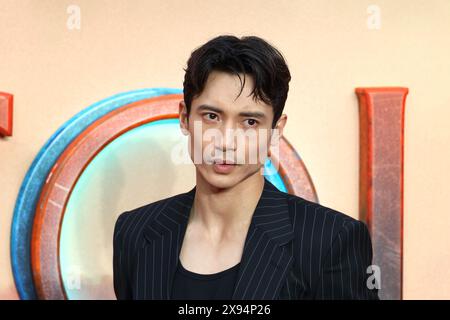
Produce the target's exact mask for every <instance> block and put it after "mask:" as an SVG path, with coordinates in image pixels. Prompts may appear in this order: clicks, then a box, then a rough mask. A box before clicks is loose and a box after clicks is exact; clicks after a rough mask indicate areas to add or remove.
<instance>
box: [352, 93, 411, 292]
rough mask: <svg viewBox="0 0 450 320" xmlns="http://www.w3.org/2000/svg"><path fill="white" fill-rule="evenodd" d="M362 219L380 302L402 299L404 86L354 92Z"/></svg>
mask: <svg viewBox="0 0 450 320" xmlns="http://www.w3.org/2000/svg"><path fill="white" fill-rule="evenodd" d="M355 91H356V94H357V96H358V101H359V124H360V130H359V134H360V166H359V175H360V183H359V207H360V208H359V209H360V218H361V220H364V221H365V222H366V223H367V225H368V227H369V230H370V233H371V238H372V245H373V252H374V256H373V264H374V265H377V266H379V267H380V271H381V282H380V286H381V287H380V291H379V295H380V298H381V299H402V285H403V160H404V148H403V146H404V115H405V100H406V95H407V94H408V89H407V88H400V87H387V88H356V90H355Z"/></svg>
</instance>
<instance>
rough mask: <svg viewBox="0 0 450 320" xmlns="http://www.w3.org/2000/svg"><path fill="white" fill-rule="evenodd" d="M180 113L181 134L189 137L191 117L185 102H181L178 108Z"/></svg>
mask: <svg viewBox="0 0 450 320" xmlns="http://www.w3.org/2000/svg"><path fill="white" fill-rule="evenodd" d="M178 109H179V110H178V113H179V119H180V128H181V132H182V133H183V134H184V135H185V136H188V135H189V130H188V128H189V123H188V122H189V116H188V112H187V108H186V104H185V103H184V101H183V100H182V101H180V104H179V106H178Z"/></svg>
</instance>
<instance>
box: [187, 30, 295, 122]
mask: <svg viewBox="0 0 450 320" xmlns="http://www.w3.org/2000/svg"><path fill="white" fill-rule="evenodd" d="M183 70H184V71H185V72H186V73H185V76H184V82H183V93H184V102H185V104H186V108H187V111H188V114H189V113H190V110H191V104H192V100H193V98H195V97H196V96H198V95H200V94H201V93H202V91H203V89H204V87H205V83H206V81H207V79H208V76H209V74H210V73H211V71H213V70H217V71H224V72H228V73H231V74H235V75H237V76H238V77H239V80H240V82H241V91H240V93H239V95H240V94H241V93H242V90H243V88H244V85H245V76H246V75H250V76H252V77H253V80H254V83H255V86H254V88H253V91H252V95H253V98H254V99H255V100H256V101H258V100H262V101H264V102H265V103H266V104H268V105H270V106H272V108H273V113H274V118H273V122H272V128H273V127H274V126H275V124H276V122H277V121H278V119H279V118H280V116H281V114H282V113H283V109H284V105H285V103H286V99H287V95H288V91H289V81H290V80H291V74H290V72H289V69H288V66H287V64H286V61H285V59H284V57H283V55H282V54H281V52H280V51H278V50H277V49H276V48H275V47H273V46H272V45H271V44H269V43H268V42H267V41H265V40H263V39H261V38H259V37H256V36H247V37H242V38H241V39H239V38H237V37H235V36H232V35H221V36H218V37H216V38H213V39H211V40H209V41H208V42H206V43H205V44H203V45H202V46H200V47H198V48H197V49H195V50H194V51H193V52H192V53H191V56H190V58H189V60H188V62H187V68H185V69H183ZM240 74H243V75H244V82H243V81H242V79H241V77H240Z"/></svg>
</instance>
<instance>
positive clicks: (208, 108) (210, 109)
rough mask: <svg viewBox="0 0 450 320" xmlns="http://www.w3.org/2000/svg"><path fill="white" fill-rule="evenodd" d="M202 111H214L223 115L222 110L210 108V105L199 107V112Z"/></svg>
mask: <svg viewBox="0 0 450 320" xmlns="http://www.w3.org/2000/svg"><path fill="white" fill-rule="evenodd" d="M202 110H209V111H214V112H217V113H219V114H222V113H223V111H222V109H219V108H217V107H213V106H210V105H209V104H202V105H200V106H198V108H197V111H202Z"/></svg>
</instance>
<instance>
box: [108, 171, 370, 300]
mask: <svg viewBox="0 0 450 320" xmlns="http://www.w3.org/2000/svg"><path fill="white" fill-rule="evenodd" d="M194 195H195V187H194V188H193V189H191V190H190V191H188V192H186V193H182V194H178V195H175V196H173V197H170V198H166V199H162V200H159V201H156V202H153V203H150V204H148V205H145V206H142V207H139V208H136V209H134V210H131V211H127V212H124V213H122V214H121V215H120V216H119V217H118V219H117V221H116V224H115V227H114V241H113V243H114V245H113V247H114V252H113V269H114V290H115V293H116V296H117V298H118V299H170V297H171V288H172V283H173V276H174V274H175V270H176V267H177V263H178V256H179V252H180V249H181V245H182V241H183V238H184V233H185V231H186V227H187V222H188V218H189V211H190V208H191V206H192V203H193V200H194ZM371 260H372V245H371V241H370V236H369V233H368V230H367V227H366V225H365V224H364V223H362V222H359V221H357V220H355V219H353V218H351V217H349V216H346V215H344V214H343V213H340V212H338V211H335V210H333V209H330V208H327V207H324V206H321V205H320V204H317V203H314V202H310V201H308V200H305V199H303V198H301V197H298V196H295V195H290V194H287V193H284V192H281V191H279V190H278V189H277V188H276V187H275V186H274V185H272V184H271V183H270V182H269V181H267V180H266V179H264V189H263V192H262V195H261V197H260V199H259V201H258V204H257V206H256V209H255V212H254V214H253V217H252V221H251V224H250V227H249V230H248V233H247V236H246V239H245V244H244V251H243V254H242V258H241V265H240V268H239V270H238V277H237V282H236V284H235V289H234V293H233V297H232V299H235V300H242V299H258V300H275V299H378V293H377V290H369V289H368V288H367V285H366V281H367V278H368V276H369V275H368V274H367V273H366V269H367V267H368V266H369V265H370V264H371Z"/></svg>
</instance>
